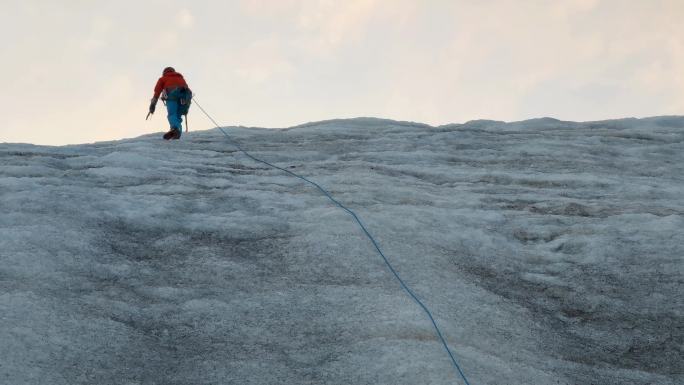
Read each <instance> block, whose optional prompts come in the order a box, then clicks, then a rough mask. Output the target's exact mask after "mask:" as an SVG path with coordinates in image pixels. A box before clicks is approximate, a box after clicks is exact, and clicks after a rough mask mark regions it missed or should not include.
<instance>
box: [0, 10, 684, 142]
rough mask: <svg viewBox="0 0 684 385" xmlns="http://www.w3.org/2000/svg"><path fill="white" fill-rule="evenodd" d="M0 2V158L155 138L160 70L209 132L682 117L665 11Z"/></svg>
mask: <svg viewBox="0 0 684 385" xmlns="http://www.w3.org/2000/svg"><path fill="white" fill-rule="evenodd" d="M0 3H1V5H2V13H1V14H0V33H2V36H3V39H2V40H1V41H0V52H2V61H1V63H0V68H2V70H3V71H2V72H3V74H4V76H5V79H4V81H3V85H4V87H2V92H0V105H1V106H3V110H4V111H3V117H4V119H3V121H4V124H1V125H0V142H27V143H35V144H48V145H61V144H72V143H87V142H94V141H102V140H114V139H121V138H127V137H135V136H138V135H142V134H147V133H153V132H162V131H166V130H168V123H167V121H166V117H165V114H164V110H163V108H162V106H161V105H160V106H158V109H157V113H156V114H155V115H154V116H152V117H151V118H150V120H148V121H146V120H145V115H146V114H147V109H148V106H149V101H150V98H151V97H152V90H153V88H154V85H155V83H156V81H157V79H158V78H159V76H161V71H162V69H163V68H164V67H166V66H173V67H175V68H176V69H177V70H178V72H181V73H182V74H183V75H184V76H185V78H186V80H187V81H188V83H189V85H190V87H191V88H192V90H193V91H194V93H195V95H196V97H197V101H198V102H199V104H201V105H202V106H203V107H204V108H205V109H206V110H207V111H208V112H209V113H210V114H212V115H213V117H214V118H215V119H216V120H217V121H218V122H219V123H220V124H222V125H226V126H228V125H244V126H258V127H269V128H278V127H288V126H292V125H296V124H301V123H306V122H311V121H317V120H324V119H334V118H351V117H359V116H374V117H380V118H389V119H397V120H409V121H416V122H422V123H428V124H432V125H439V124H447V123H462V122H466V121H468V120H473V119H495V120H505V121H515V120H523V119H528V118H536V117H545V116H549V117H554V118H558V119H563V120H575V121H587V120H600V119H610V118H621V117H643V116H654V115H682V114H684V23H682V20H684V1H682V0H340V1H333V0H223V1H219V0H216V1H209V0H204V1H203V0H193V1H190V0H184V1H177V0H164V1H157V0H149V1H140V0H138V1H130V0H120V1H95V0H90V1H89V0H60V1H57V0H52V1H48V0H43V1H39V0H21V1H15V0H0ZM189 124H190V130H191V131H193V130H200V129H208V128H211V127H213V125H212V124H211V123H210V122H209V121H208V120H207V119H206V118H205V117H204V116H203V115H202V114H201V112H200V111H199V109H197V108H196V107H193V108H192V110H191V112H190V115H189Z"/></svg>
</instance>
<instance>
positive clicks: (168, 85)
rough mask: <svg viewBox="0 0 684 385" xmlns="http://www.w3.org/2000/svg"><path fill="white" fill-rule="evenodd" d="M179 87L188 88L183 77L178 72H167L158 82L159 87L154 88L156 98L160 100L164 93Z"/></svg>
mask: <svg viewBox="0 0 684 385" xmlns="http://www.w3.org/2000/svg"><path fill="white" fill-rule="evenodd" d="M177 87H188V84H187V83H186V82H185V79H183V75H181V74H179V73H178V72H167V73H165V74H164V76H162V77H160V78H159V80H157V85H156V86H154V98H155V99H158V98H159V95H160V94H161V92H162V91H167V92H168V91H170V90H172V89H174V88H177Z"/></svg>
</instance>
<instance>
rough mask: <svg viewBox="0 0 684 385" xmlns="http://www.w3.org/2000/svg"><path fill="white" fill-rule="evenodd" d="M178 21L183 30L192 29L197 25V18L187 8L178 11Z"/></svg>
mask: <svg viewBox="0 0 684 385" xmlns="http://www.w3.org/2000/svg"><path fill="white" fill-rule="evenodd" d="M176 19H177V20H178V24H179V25H180V26H181V28H183V29H190V28H192V27H193V26H194V25H195V17H194V16H193V15H192V13H191V12H190V11H189V10H188V9H186V8H183V9H181V10H180V11H178V15H177V16H176Z"/></svg>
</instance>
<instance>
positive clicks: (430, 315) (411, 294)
mask: <svg viewBox="0 0 684 385" xmlns="http://www.w3.org/2000/svg"><path fill="white" fill-rule="evenodd" d="M192 100H193V101H194V102H195V104H196V105H197V107H198V108H199V109H200V110H201V111H202V112H203V113H204V115H206V116H207V118H209V120H210V121H211V122H212V123H213V124H214V125H215V126H216V128H218V129H219V130H220V131H221V133H223V135H224V136H225V137H226V139H227V140H228V143H230V144H231V145H233V146H234V147H235V148H237V149H238V151H240V152H241V153H243V154H244V155H246V156H247V157H248V158H250V159H252V160H254V161H255V162H258V163H263V164H265V165H267V166H269V167H272V168H275V169H277V170H280V171H283V172H285V173H287V174H289V175H291V176H293V177H295V178H298V179H301V180H303V181H305V182H306V183H309V184H311V185H312V186H314V187H316V188H317V189H318V190H320V192H321V193H323V195H325V196H326V197H327V198H328V199H329V200H330V201H331V202H333V203H334V204H335V205H337V206H339V207H340V208H341V209H342V210H344V211H346V212H347V213H348V214H349V215H351V216H352V217H353V218H354V220H356V223H358V225H359V227H361V230H363V232H364V234H366V236H367V237H368V239H369V240H370V241H371V242H372V243H373V246H374V247H375V250H377V251H378V254H380V256H381V257H382V259H383V261H384V262H385V265H387V268H389V270H390V271H391V272H392V274H393V275H394V277H395V278H396V279H397V281H399V284H400V285H401V287H402V288H403V289H404V290H405V291H406V292H407V293H408V294H409V296H410V297H411V298H413V300H414V301H415V302H416V303H417V304H418V305H419V306H420V307H421V308H422V309H423V311H424V312H425V314H426V315H427V316H428V318H429V319H430V322H432V326H433V327H434V329H435V332H436V334H437V337H439V340H440V341H441V342H442V345H443V346H444V349H445V350H446V352H447V354H448V355H449V358H450V359H451V363H452V364H453V365H454V367H455V368H456V370H457V371H458V374H460V375H461V378H462V379H463V382H465V384H466V385H470V383H469V382H468V379H467V378H466V376H465V374H464V373H463V371H462V370H461V367H460V366H459V365H458V362H457V361H456V357H454V355H453V354H452V353H451V349H449V346H448V345H447V342H446V339H445V338H444V336H443V335H442V331H441V330H440V329H439V327H438V326H437V322H436V321H435V319H434V317H433V316H432V313H431V312H430V310H429V309H428V308H427V306H425V305H424V304H423V302H422V301H421V300H420V299H418V296H416V294H415V293H414V292H413V290H411V288H409V287H408V285H406V283H404V280H403V279H401V277H400V276H399V274H398V273H397V271H396V270H395V269H394V267H393V266H392V264H391V263H390V262H389V260H388V259H387V257H386V256H385V254H384V253H383V252H382V250H381V249H380V245H378V242H377V241H376V240H375V238H374V237H373V236H372V235H371V233H370V232H369V231H368V229H366V226H365V225H364V224H363V222H361V219H360V218H359V217H358V216H357V215H356V213H355V212H354V211H352V210H351V209H349V208H347V206H345V205H343V204H342V203H340V202H339V201H338V200H337V199H335V198H333V197H332V195H330V193H329V192H328V191H327V190H326V189H324V188H323V187H321V186H320V185H319V184H318V183H316V182H313V181H311V180H309V179H307V178H305V177H303V176H301V175H299V174H296V173H294V172H292V171H290V170H287V169H284V168H282V167H279V166H276V165H274V164H271V163H269V162H267V161H265V160H261V159H259V158H256V157H254V156H252V154H250V153H249V152H247V151H245V150H243V149H242V147H240V145H239V144H238V143H236V142H235V141H234V140H233V139H232V138H231V137H230V136H229V135H228V134H227V133H226V132H225V131H224V130H223V128H221V126H219V124H218V123H216V121H215V120H214V118H212V117H211V115H209V113H207V111H205V110H204V108H202V106H201V105H200V104H199V103H198V102H197V98H195V97H194V96H193V98H192Z"/></svg>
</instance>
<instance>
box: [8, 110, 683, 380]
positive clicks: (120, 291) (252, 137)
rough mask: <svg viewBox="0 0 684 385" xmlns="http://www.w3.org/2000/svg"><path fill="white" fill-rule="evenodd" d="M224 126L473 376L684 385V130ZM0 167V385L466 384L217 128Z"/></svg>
mask: <svg viewBox="0 0 684 385" xmlns="http://www.w3.org/2000/svg"><path fill="white" fill-rule="evenodd" d="M225 130H226V132H228V134H229V135H230V136H231V138H233V140H235V141H236V142H239V143H240V145H241V146H242V147H243V148H244V149H246V150H247V151H249V152H250V153H251V154H253V155H254V156H256V157H258V158H260V159H264V160H267V161H269V162H272V163H274V164H276V165H278V166H279V167H283V168H286V169H288V170H291V171H293V172H295V173H298V174H300V175H303V176H305V177H307V178H311V179H312V180H314V181H316V182H318V183H320V184H321V185H322V186H324V187H325V188H326V189H328V190H329V191H330V192H331V194H332V195H333V196H334V197H335V198H336V199H338V200H339V201H341V202H342V203H344V204H345V205H347V206H348V207H350V208H351V209H353V210H354V211H355V212H356V213H358V214H359V216H360V217H361V218H362V220H363V221H364V223H365V224H366V225H367V227H368V229H369V230H370V231H371V233H372V234H373V235H374V237H375V238H376V239H377V240H378V242H379V244H380V245H381V247H382V248H383V251H384V252H385V254H386V255H387V256H388V258H389V260H390V261H391V262H392V264H393V265H394V267H395V268H396V269H397V272H398V273H399V274H400V275H401V276H402V278H403V279H404V280H405V281H406V283H407V284H408V285H409V286H410V287H411V288H412V289H413V290H414V291H415V292H416V294H417V295H418V296H419V297H420V299H421V300H422V301H423V302H424V303H425V304H426V305H427V306H428V307H429V308H430V310H431V311H432V313H433V315H434V316H435V319H436V321H437V323H438V324H439V326H440V328H441V330H442V332H443V333H444V335H445V338H446V340H447V341H448V343H449V346H450V348H451V349H452V351H453V352H454V354H455V356H456V357H457V359H458V361H459V364H460V365H461V367H462V369H463V370H464V372H465V374H466V375H467V377H468V380H469V381H470V383H471V384H472V385H475V384H567V385H570V384H597V385H598V384H644V385H645V384H673V385H674V384H681V383H684V359H683V357H684V314H683V311H684V306H683V305H684V300H683V299H682V298H684V290H683V287H684V286H683V283H684V231H683V230H682V229H684V117H678V116H667V117H653V118H643V119H634V118H632V119H618V120H608V121H598V122H567V121H560V120H556V119H551V118H542V119H533V120H527V121H521V122H512V123H505V122H499V121H488V120H479V121H471V122H467V123H464V124H450V125H443V126H429V125H425V124H420V123H412V122H397V121H391V120H384V119H375V118H358V119H338V120H330V121H323V122H315V123H308V124H304V125H300V126H296V127H291V128H286V129H262V128H251V127H226V128H225ZM0 157H1V158H2V165H1V166H0V197H1V198H2V199H1V200H0V383H1V384H8V385H22V384H53V385H61V384H65V385H66V384H69V385H73V384H126V385H133V384H171V385H180V384H188V385H190V384H241V385H244V384H407V385H408V384H462V383H463V382H462V380H461V378H460V377H459V376H458V373H457V372H456V371H455V370H454V367H453V366H452V364H451V362H450V360H449V358H448V356H447V354H446V352H445V350H444V349H443V347H442V346H441V345H440V343H439V341H438V339H437V337H436V335H435V331H434V329H433V328H432V325H431V324H430V322H429V320H428V319H427V317H426V315H425V313H423V312H422V310H421V309H420V308H419V307H418V306H417V305H416V303H415V302H413V301H412V300H411V298H410V297H408V296H407V295H406V293H405V292H404V291H403V290H402V289H401V287H400V286H399V284H398V283H397V281H396V280H395V279H394V277H393V276H392V275H391V273H390V272H389V271H388V269H387V267H386V266H385V265H384V263H383V261H382V259H381V258H380V257H379V255H378V254H377V252H376V251H375V250H374V249H373V246H372V244H371V243H370V242H369V241H368V239H367V238H365V236H364V235H363V233H362V232H361V230H360V229H359V228H358V226H357V225H356V223H355V222H354V221H353V218H351V217H350V216H349V215H348V214H347V213H345V212H344V211H343V210H340V208H339V207H337V206H335V205H333V204H332V203H331V202H330V201H329V200H327V199H326V198H325V197H324V196H323V195H322V194H321V193H320V192H319V191H317V190H316V189H314V188H312V187H311V186H310V185H307V184H305V183H303V182H302V181H301V180H298V179H296V178H293V177H291V176H289V175H287V174H285V173H283V172H282V171H279V170H275V169H272V168H269V167H267V166H265V165H264V164H261V163H257V162H254V161H252V160H251V159H249V158H247V157H245V156H244V155H243V154H241V153H240V152H239V151H236V149H235V148H234V147H232V146H231V145H230V144H229V143H228V142H227V141H226V140H225V138H224V137H223V135H222V133H221V132H220V131H219V130H217V129H213V130H207V131H198V132H192V131H191V132H190V133H188V134H186V135H185V136H184V137H183V139H182V140H180V141H172V142H167V141H163V140H162V139H161V138H160V134H153V135H144V136H141V137H138V138H133V139H125V140H119V141H111V142H100V143H93V144H82V145H69V146H60V147H51V146H36V145H30V144H18V143H14V144H13V143H4V144H0Z"/></svg>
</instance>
